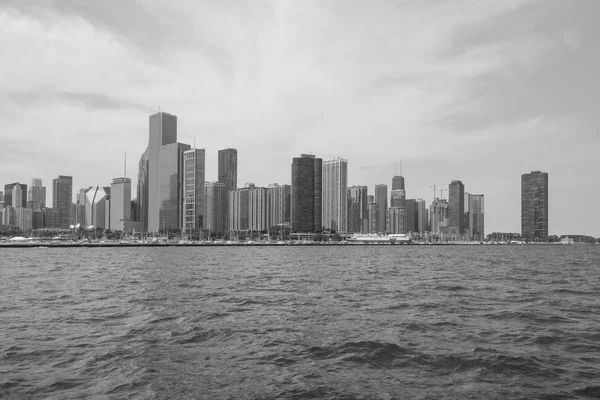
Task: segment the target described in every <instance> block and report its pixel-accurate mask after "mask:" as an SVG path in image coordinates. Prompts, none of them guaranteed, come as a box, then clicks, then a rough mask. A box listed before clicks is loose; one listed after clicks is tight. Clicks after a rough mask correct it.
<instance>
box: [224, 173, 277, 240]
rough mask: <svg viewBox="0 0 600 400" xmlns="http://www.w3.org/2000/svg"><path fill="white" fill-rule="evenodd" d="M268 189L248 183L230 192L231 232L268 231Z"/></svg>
mask: <svg viewBox="0 0 600 400" xmlns="http://www.w3.org/2000/svg"><path fill="white" fill-rule="evenodd" d="M267 202H268V199H267V188H264V187H256V186H255V185H254V184H253V183H247V184H246V186H245V187H243V188H238V189H235V190H232V191H230V192H229V205H230V207H229V210H230V211H229V214H230V215H229V221H230V223H229V230H231V231H252V232H257V231H267V230H268V229H269V227H268V226H267V222H268V214H267Z"/></svg>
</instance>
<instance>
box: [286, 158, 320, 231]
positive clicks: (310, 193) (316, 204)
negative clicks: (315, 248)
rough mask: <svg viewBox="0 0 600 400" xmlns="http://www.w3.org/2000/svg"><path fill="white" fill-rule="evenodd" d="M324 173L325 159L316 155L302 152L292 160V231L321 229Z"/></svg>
mask: <svg viewBox="0 0 600 400" xmlns="http://www.w3.org/2000/svg"><path fill="white" fill-rule="evenodd" d="M322 174H323V160H322V159H320V158H315V156H314V155H309V154H302V155H301V156H300V157H295V158H294V159H293V160H292V194H291V222H292V231H294V232H316V231H321V229H322V219H321V217H322V215H321V212H322V190H323V187H322V179H323V176H322Z"/></svg>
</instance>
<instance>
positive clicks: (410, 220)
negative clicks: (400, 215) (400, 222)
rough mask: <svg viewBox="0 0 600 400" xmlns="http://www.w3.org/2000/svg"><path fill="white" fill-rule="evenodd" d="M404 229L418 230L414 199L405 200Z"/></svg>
mask: <svg viewBox="0 0 600 400" xmlns="http://www.w3.org/2000/svg"><path fill="white" fill-rule="evenodd" d="M406 231H407V232H419V213H418V209H417V201H416V200H415V199H408V200H406Z"/></svg>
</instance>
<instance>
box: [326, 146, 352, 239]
mask: <svg viewBox="0 0 600 400" xmlns="http://www.w3.org/2000/svg"><path fill="white" fill-rule="evenodd" d="M347 190H348V161H347V160H344V159H343V158H339V157H338V158H335V159H333V160H327V161H323V209H322V213H323V219H322V222H323V229H332V230H335V231H336V232H339V233H346V231H347V226H346V218H347V217H348V195H347V193H346V192H347Z"/></svg>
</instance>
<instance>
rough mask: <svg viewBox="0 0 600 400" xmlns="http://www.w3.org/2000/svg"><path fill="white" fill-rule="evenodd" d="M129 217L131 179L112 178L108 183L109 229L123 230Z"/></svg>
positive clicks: (129, 219)
mask: <svg viewBox="0 0 600 400" xmlns="http://www.w3.org/2000/svg"><path fill="white" fill-rule="evenodd" d="M131 219H132V218H131V179H130V178H125V177H123V178H114V179H113V181H112V184H111V185H110V229H112V230H113V231H122V232H125V231H126V230H127V229H126V227H127V226H128V225H130V224H129V223H128V221H131Z"/></svg>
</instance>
